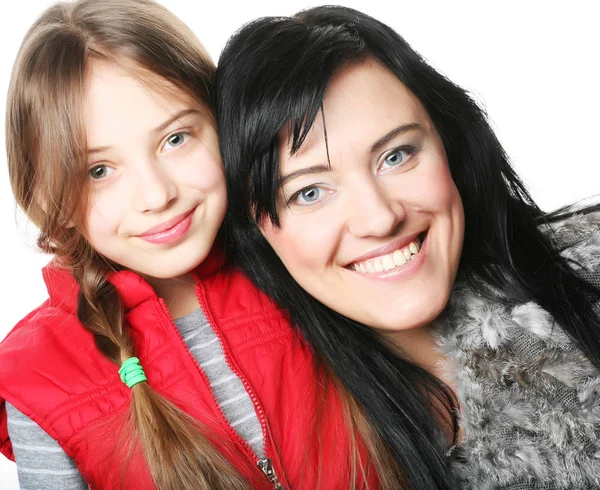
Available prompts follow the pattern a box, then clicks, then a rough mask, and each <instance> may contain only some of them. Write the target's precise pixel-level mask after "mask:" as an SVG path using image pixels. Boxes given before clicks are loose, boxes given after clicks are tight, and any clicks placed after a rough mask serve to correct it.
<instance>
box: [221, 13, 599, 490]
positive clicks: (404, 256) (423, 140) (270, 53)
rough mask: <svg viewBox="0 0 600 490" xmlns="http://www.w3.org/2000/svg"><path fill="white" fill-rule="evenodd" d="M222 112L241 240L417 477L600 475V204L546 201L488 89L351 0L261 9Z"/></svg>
mask: <svg viewBox="0 0 600 490" xmlns="http://www.w3.org/2000/svg"><path fill="white" fill-rule="evenodd" d="M216 110H217V118H218V123H219V130H220V138H221V139H220V145H221V151H222V154H223V158H224V163H225V168H226V175H227V180H228V195H229V202H230V212H229V218H228V220H229V221H228V223H229V227H230V230H231V234H232V236H233V237H234V238H235V253H236V257H237V259H238V260H239V262H240V263H241V265H242V267H243V268H245V269H246V270H247V271H248V273H249V275H250V276H251V278H252V279H253V280H254V281H255V282H256V283H257V284H258V285H259V286H260V287H261V288H262V289H264V290H265V291H266V292H267V293H269V294H270V295H272V296H273V297H274V298H275V299H276V300H277V301H278V302H280V303H281V304H282V305H283V306H284V307H286V308H287V309H288V310H289V311H290V312H291V315H292V317H293V319H294V320H295V321H296V323H297V325H298V326H299V328H300V329H301V330H302V332H303V334H304V335H305V336H306V338H307V339H308V340H309V341H310V342H311V343H312V345H313V347H314V348H315V350H316V351H317V352H318V353H319V354H320V355H321V356H322V357H324V358H325V359H327V361H328V362H329V363H330V364H331V366H332V369H333V371H334V373H335V374H336V375H337V376H338V377H339V378H340V380H341V381H342V382H343V383H344V384H345V386H346V388H347V389H348V390H349V391H350V393H351V394H352V395H353V396H354V398H355V399H356V401H357V402H358V403H359V405H360V406H362V407H363V408H364V410H365V412H366V413H367V414H368V416H369V419H370V421H371V422H372V423H373V425H374V427H375V428H376V430H377V431H378V433H379V434H380V435H381V439H382V442H383V444H384V445H386V446H387V447H388V448H389V450H390V452H391V454H392V455H393V458H394V460H395V461H396V462H397V463H398V466H399V468H400V471H401V472H402V474H403V479H404V482H402V483H401V484H399V485H404V484H406V487H407V488H423V489H430V488H448V487H449V486H452V483H451V480H452V477H455V478H456V479H457V480H458V482H460V483H461V484H462V485H463V486H465V487H467V488H477V489H480V488H515V489H516V488H596V487H597V486H598V485H600V460H599V459H598V458H597V457H596V454H597V453H598V452H599V450H600V439H598V437H599V435H600V418H599V417H600V410H599V409H600V396H599V395H598V393H599V392H598V388H599V387H600V377H599V375H598V367H600V341H599V340H598V335H597V332H598V329H600V319H599V317H598V309H597V301H598V299H599V296H600V291H599V290H598V288H597V286H596V285H597V284H598V281H597V279H596V277H597V272H598V270H597V269H598V265H600V264H599V262H600V261H599V260H598V256H599V254H598V252H599V251H600V248H599V247H600V231H599V230H600V224H599V221H598V218H597V216H596V215H593V214H591V212H592V211H595V210H597V207H595V208H588V209H585V210H581V211H580V212H579V213H576V214H575V213H572V212H567V211H565V212H564V213H562V214H560V215H559V214H555V215H553V216H546V215H545V214H544V213H543V212H542V211H541V210H540V209H539V208H538V207H537V205H536V204H535V203H534V202H533V201H532V199H531V197H530V196H529V194H528V193H527V191H526V189H525V188H524V186H523V184H522V182H521V181H520V180H519V178H518V176H517V175H516V174H515V173H514V171H513V170H512V168H511V166H510V164H509V162H508V159H507V157H506V155H505V153H504V151H503V149H502V147H501V145H500V143H499V142H498V140H497V138H496V136H495V135H494V133H493V131H492V130H491V128H490V126H489V124H488V122H487V121H486V118H485V116H484V114H483V112H482V111H481V109H479V108H478V107H477V105H476V104H475V103H474V102H473V101H472V99H471V98H470V97H469V96H468V95H467V94H466V93H465V92H464V91H463V90H462V89H460V88H459V87H457V86H456V85H455V84H453V83H452V82H450V81H448V80H447V79H446V78H444V77H443V76H441V75H440V74H438V73H437V72H435V71H434V70H433V69H432V68H431V67H430V66H429V65H427V64H426V63H425V62H424V61H423V60H422V58H421V57H420V56H419V55H418V54H417V53H416V52H415V51H413V50H412V49H411V48H410V46H408V45H407V44H406V42H405V41H404V40H403V39H402V38H401V37H400V36H399V35H398V34H396V33H395V32H393V31H392V30H391V29H390V28H388V27H387V26H385V25H384V24H382V23H380V22H378V21H376V20H374V19H372V18H370V17H368V16H366V15H364V14H362V13H360V12H357V11H354V10H351V9H346V8H340V7H319V8H315V9H311V10H307V11H304V12H301V13H300V14H298V15H297V16H296V17H294V18H266V19H259V20H257V21H255V22H253V23H251V24H249V25H248V26H246V27H244V28H243V29H242V30H240V31H239V32H238V33H237V34H236V35H235V36H234V37H233V38H232V39H231V40H230V41H229V43H228V46H227V48H226V49H225V51H224V52H223V54H222V56H221V58H220V60H219V68H218V71H217V109H216ZM594 284H595V285H594ZM298 285H299V286H301V288H302V289H301V288H299V287H298ZM365 326H367V327H369V329H367V328H365ZM457 422H458V423H459V426H457V425H456V423H457ZM380 472H381V468H380Z"/></svg>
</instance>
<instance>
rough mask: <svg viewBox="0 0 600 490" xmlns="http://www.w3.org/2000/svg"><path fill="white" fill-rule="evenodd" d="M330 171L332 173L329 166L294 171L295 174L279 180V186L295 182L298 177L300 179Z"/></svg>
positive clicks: (292, 173)
mask: <svg viewBox="0 0 600 490" xmlns="http://www.w3.org/2000/svg"><path fill="white" fill-rule="evenodd" d="M329 171H331V168H329V166H328V165H313V166H312V167H305V168H300V169H298V170H294V171H293V172H291V173H289V174H287V175H284V176H283V177H281V179H279V185H280V186H282V185H284V184H285V183H286V182H289V181H290V180H293V179H295V178H296V177H300V176H301V175H307V174H320V173H323V172H329Z"/></svg>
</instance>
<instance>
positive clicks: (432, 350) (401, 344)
mask: <svg viewBox="0 0 600 490" xmlns="http://www.w3.org/2000/svg"><path fill="white" fill-rule="evenodd" d="M382 335H383V336H384V338H386V339H387V340H388V341H389V345H390V347H391V349H392V350H393V351H395V352H397V353H398V354H399V355H401V356H402V357H403V358H404V359H406V360H407V361H410V362H412V363H413V364H416V365H417V366H419V367H421V368H423V369H425V370H426V371H428V372H429V373H431V374H433V375H434V376H436V377H437V378H438V379H440V380H441V381H443V382H444V383H445V384H446V385H448V386H450V387H451V388H452V383H451V382H450V380H449V379H447V378H448V375H447V373H446V370H445V368H444V366H445V361H446V357H445V356H444V355H443V354H442V353H441V352H440V350H439V346H438V344H437V341H436V340H435V337H434V335H433V333H432V331H431V328H430V326H429V325H426V326H423V327H419V328H411V329H410V330H399V331H394V332H386V333H384V334H382Z"/></svg>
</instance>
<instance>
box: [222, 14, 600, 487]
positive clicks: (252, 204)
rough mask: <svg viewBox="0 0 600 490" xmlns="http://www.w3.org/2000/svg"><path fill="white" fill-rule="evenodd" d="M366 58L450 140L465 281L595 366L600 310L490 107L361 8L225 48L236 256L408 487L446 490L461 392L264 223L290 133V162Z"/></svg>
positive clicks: (230, 224) (260, 26) (279, 21)
mask: <svg viewBox="0 0 600 490" xmlns="http://www.w3.org/2000/svg"><path fill="white" fill-rule="evenodd" d="M366 58H372V59H375V60H377V61H378V62H379V63H381V64H382V65H384V66H385V67H386V68H387V69H389V70H390V71H391V72H392V73H393V74H394V75H395V76H396V77H397V78H398V79H399V80H400V81H401V82H402V83H403V84H404V85H405V86H406V87H407V88H408V89H409V90H410V91H411V92H412V93H413V94H414V95H415V96H416V97H417V98H418V99H419V100H420V102H421V103H422V104H423V106H424V107H425V109H426V110H427V112H428V114H429V116H430V118H431V120H432V122H433V124H434V126H435V128H436V129H437V131H438V133H439V135H440V137H441V139H442V142H443V145H444V148H445V151H446V154H447V157H448V162H449V166H450V171H451V174H452V177H453V179H454V181H455V183H456V186H457V188H458V190H459V193H460V195H461V198H462V201H463V205H464V209H465V237H464V246H463V252H462V256H461V263H460V267H459V274H460V275H461V276H463V277H464V278H465V279H466V280H469V281H472V284H473V285H474V287H478V286H477V285H479V287H480V288H481V289H482V290H483V289H485V288H484V286H483V285H489V286H491V288H490V289H493V290H496V291H501V292H502V293H503V294H504V295H505V296H506V297H508V298H509V300H514V301H515V303H516V302H524V301H529V300H532V301H535V302H537V303H538V304H539V305H540V306H542V307H543V308H545V309H546V310H547V311H548V312H550V313H551V314H552V315H553V317H554V318H555V320H556V321H557V322H558V324H560V325H561V326H562V328H563V329H564V330H565V331H566V332H567V334H568V335H569V336H570V337H571V338H572V339H573V341H574V342H575V343H576V344H577V345H578V346H579V347H580V348H581V349H582V350H583V351H584V353H585V354H587V355H588V356H589V358H590V359H591V360H592V362H593V363H594V364H595V365H596V366H598V367H600V336H599V335H597V333H598V332H599V331H600V320H599V318H598V316H597V313H596V312H595V311H594V308H593V301H595V300H596V299H598V296H599V294H598V290H597V289H596V288H595V287H593V286H592V285H590V284H588V283H587V282H585V281H584V280H582V279H581V278H580V277H578V276H577V275H576V274H575V273H574V272H573V269H572V268H571V266H570V264H568V263H567V261H566V260H565V259H563V258H562V257H561V256H560V255H559V253H558V251H557V250H556V247H555V246H554V245H553V242H552V239H551V237H549V236H548V235H547V232H546V233H544V232H543V231H542V230H541V229H540V227H541V226H542V225H544V224H547V223H548V221H549V220H551V219H557V216H558V215H553V216H551V217H548V216H546V215H545V213H544V212H542V211H541V210H540V208H539V207H538V206H537V205H536V204H535V203H534V201H533V200H532V198H531V197H530V195H529V193H528V192H527V190H526V188H525V186H524V185H523V183H522V182H521V180H520V179H519V177H518V176H517V175H516V173H515V172H514V170H513V169H512V167H511V165H510V163H509V161H508V158H507V156H506V154H505V152H504V150H503V148H502V146H501V144H500V142H499V141H498V139H497V137H496V135H495V134H494V132H493V130H492V129H491V127H490V125H489V123H488V121H487V118H486V115H485V113H484V112H483V110H482V109H481V108H480V107H478V105H477V104H476V103H475V102H474V100H473V99H472V98H471V97H470V96H469V95H468V94H467V93H466V92H465V91H464V90H463V89H461V88H460V87H458V86H457V85H455V84H454V83H452V82H451V81H449V80H448V79H447V78H445V77H444V76H442V75H441V74H439V73H438V72H436V71H435V70H434V69H433V68H432V67H431V66H430V65H429V64H427V63H426V62H425V61H424V60H423V59H422V58H421V56H420V55H419V54H418V53H416V52H415V51H414V50H413V49H412V48H411V47H410V46H409V45H408V44H407V43H406V41H404V39H403V38H402V37H400V36H399V35H398V34H397V33H396V32H394V31H393V30H392V29H391V28H390V27H388V26H386V25H384V24H383V23H381V22H379V21H377V20H375V19H373V18H371V17H369V16H367V15H365V14H363V13H361V12H358V11H356V10H352V9H349V8H344V7H331V6H326V7H317V8H313V9H309V10H306V11H303V12H300V13H299V14H297V15H296V16H295V17H279V18H274V17H269V18H262V19H258V20H256V21H254V22H251V23H249V24H247V25H246V26H244V27H243V28H242V29H241V30H239V31H238V32H237V33H236V34H235V35H234V36H233V37H232V38H231V39H230V40H229V42H228V44H227V46H226V47H225V50H224V51H223V53H222V55H221V57H220V59H219V63H218V69H217V98H216V104H215V105H216V115H217V121H218V125H219V131H220V145H221V152H222V155H223V160H224V164H225V173H226V178H227V186H228V197H229V213H228V216H227V218H226V228H227V231H228V236H229V238H230V240H228V242H229V247H230V249H231V251H232V253H233V254H234V257H235V259H236V260H237V261H238V264H239V265H240V267H242V268H243V269H244V270H245V271H246V272H247V273H248V275H249V276H250V277H251V279H252V280H253V281H254V282H255V283H256V284H257V285H258V287H260V288H261V289H263V290H264V291H265V292H266V293H267V294H269V295H271V296H272V297H273V298H274V299H275V300H276V301H277V302H278V303H279V304H280V305H281V306H282V307H284V308H285V309H287V310H288V311H289V313H290V315H291V317H292V319H293V321H294V322H295V324H296V325H297V326H298V328H299V329H300V331H301V332H302V334H303V335H304V337H305V338H306V339H307V341H308V342H309V344H310V345H311V346H312V348H313V350H314V351H315V353H316V355H317V356H318V358H319V359H322V360H323V361H324V362H326V363H328V364H329V365H330V366H331V368H332V370H333V372H334V373H335V375H336V376H337V377H339V379H340V380H341V382H342V383H343V384H344V386H345V387H346V389H347V390H348V391H349V392H350V393H351V394H352V396H354V398H355V399H356V400H357V401H358V403H359V404H360V405H361V406H362V407H363V409H364V410H365V413H366V414H367V416H368V417H369V419H370V420H371V421H372V423H373V425H374V426H375V427H376V428H377V430H378V431H379V434H380V435H381V437H382V439H383V440H384V442H385V444H386V445H387V447H388V448H389V450H390V452H391V454H392V456H393V457H394V459H395V461H396V463H397V464H398V466H399V467H400V468H401V471H402V472H403V474H404V476H405V479H406V483H407V485H408V487H409V488H411V489H415V490H416V489H419V490H420V489H422V490H431V489H450V488H452V487H453V486H454V484H453V482H452V480H451V478H450V476H449V474H448V468H449V464H448V459H447V458H446V457H445V451H446V450H447V439H446V438H445V437H444V428H442V427H440V426H441V425H442V424H440V417H439V416H436V413H435V410H436V408H435V407H438V408H439V407H440V405H441V406H442V407H443V409H444V410H447V411H448V413H449V414H452V407H453V403H452V402H453V396H452V393H451V391H450V390H449V389H448V388H447V387H446V386H445V385H444V384H443V383H442V382H441V381H439V380H438V379H436V378H435V377H434V376H432V375H430V374H428V373H427V372H425V371H424V370H422V369H420V368H418V367H416V366H414V365H412V364H411V363H409V362H408V361H406V360H404V359H402V358H401V357H400V356H398V355H395V354H393V353H392V352H391V350H390V349H389V347H388V346H386V344H385V342H383V341H382V339H381V338H380V337H379V336H378V335H377V334H376V333H375V332H374V331H373V330H372V329H369V328H368V327H367V326H365V325H361V324H359V323H357V322H355V321H352V320H350V319H348V318H346V317H344V316H342V315H340V314H338V313H336V312H335V311H332V310H331V309H329V308H327V307H326V306H324V305H323V304H321V303H320V302H319V301H317V300H316V299H314V298H312V297H311V296H310V295H308V293H306V292H305V291H304V290H302V288H300V286H298V284H297V283H296V282H295V281H294V280H293V278H292V277H291V276H290V274H289V273H288V272H287V270H286V268H285V267H284V265H283V264H282V262H281V261H280V260H279V258H278V257H277V255H276V254H275V252H274V251H273V249H272V248H271V247H270V245H269V244H268V242H267V241H266V240H265V239H264V237H263V236H262V234H261V232H260V230H259V228H258V224H257V223H258V222H260V220H261V219H263V218H265V217H266V218H268V219H270V220H271V221H272V223H273V224H274V225H276V226H277V225H278V224H279V219H278V214H277V211H278V209H277V202H278V200H277V194H278V188H279V151H280V135H281V131H282V129H283V130H285V129H286V128H290V129H289V131H290V137H291V141H292V153H293V152H295V151H297V150H298V149H299V148H300V147H301V145H302V143H303V141H304V139H305V137H306V135H307V133H308V131H309V130H310V129H311V127H312V125H313V122H314V120H315V117H316V116H317V114H318V112H319V110H320V109H321V107H322V102H323V98H324V96H325V93H326V91H327V88H328V84H329V82H330V80H331V78H332V76H333V75H334V73H335V72H336V71H337V70H339V69H342V68H344V67H345V66H348V65H349V64H351V63H356V62H360V61H362V60H364V59H366ZM582 212H585V210H584V211H582ZM231 239H233V240H231ZM424 407H426V408H427V410H424V409H423V408H424ZM438 415H439V414H438ZM445 420H448V419H447V418H446V419H445ZM452 420H453V422H454V423H456V420H455V419H452ZM446 429H447V428H446Z"/></svg>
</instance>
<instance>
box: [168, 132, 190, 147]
mask: <svg viewBox="0 0 600 490" xmlns="http://www.w3.org/2000/svg"><path fill="white" fill-rule="evenodd" d="M188 138H189V134H188V133H175V134H172V135H171V136H169V137H168V138H167V141H166V142H165V149H166V150H169V149H170V148H167V145H170V146H171V148H177V147H178V146H181V145H183V143H185V141H186V140H187V139H188Z"/></svg>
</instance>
